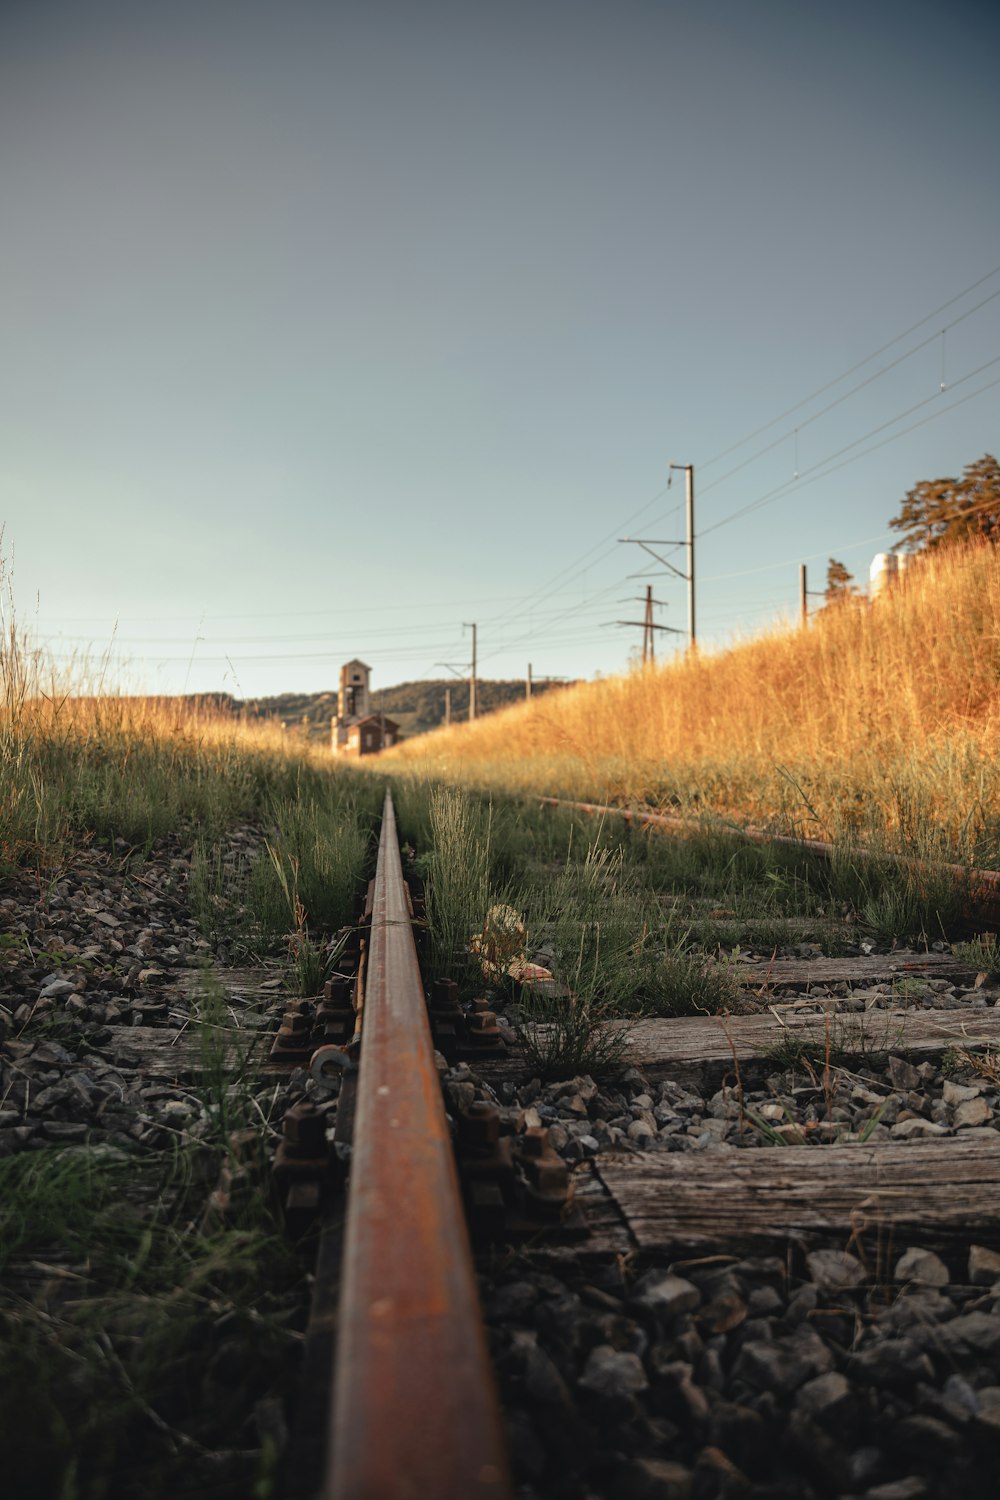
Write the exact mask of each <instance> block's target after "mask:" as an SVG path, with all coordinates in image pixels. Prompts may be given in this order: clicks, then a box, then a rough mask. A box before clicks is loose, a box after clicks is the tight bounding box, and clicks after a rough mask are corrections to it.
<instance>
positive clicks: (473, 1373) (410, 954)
mask: <svg viewBox="0 0 1000 1500" xmlns="http://www.w3.org/2000/svg"><path fill="white" fill-rule="evenodd" d="M357 1088H358V1092H357V1105H356V1113H355V1120H354V1145H353V1151H352V1158H351V1178H350V1189H349V1199H348V1211H347V1227H346V1234H345V1244H344V1262H343V1278H342V1283H341V1296H340V1307H339V1313H338V1319H337V1354H336V1360H335V1364H334V1395H333V1412H332V1422H331V1428H330V1450H329V1454H328V1462H327V1470H326V1479H325V1485H324V1490H323V1494H324V1497H326V1500H431V1497H433V1500H509V1497H510V1495H511V1493H512V1491H511V1484H510V1479H509V1474H508V1464H507V1455H506V1449H505V1442H504V1436H503V1425H502V1421H501V1417H500V1409H499V1405H498V1402H497V1397H496V1392H495V1387H494V1381H493V1374H492V1370H491V1367H490V1362H489V1356H488V1352H487V1345H486V1335H485V1330H484V1328H483V1324H482V1319H481V1316H480V1312H479V1304H478V1298H477V1293H476V1282H475V1274H474V1271H473V1265H472V1255H471V1252H470V1249H469V1240H468V1233H467V1230H466V1226H465V1219H464V1215H463V1211H462V1204H461V1196H460V1192H459V1186H458V1177H457V1173H456V1168H455V1162H454V1156H453V1152H452V1145H451V1140H450V1137H449V1133H448V1126H447V1121H446V1119H445V1112H444V1103H443V1099H442V1096H441V1087H440V1083H439V1080H438V1075H437V1071H436V1068H435V1064H434V1049H433V1044H432V1041H431V1032H430V1025H429V1022H428V1016H427V1005H426V1000H425V997H424V990H423V985H422V983H421V979H420V971H419V967H418V964H417V953H416V948H415V945H414V940H413V927H412V919H411V917H410V913H409V908H408V905H407V896H406V888H405V886H404V883H403V873H402V866H401V863H400V857H399V844H398V840H397V836H396V819H395V813H394V811H393V806H392V798H391V796H390V795H389V793H388V792H386V797H385V807H384V811H383V819H382V834H381V838H380V841H379V852H378V868H377V871H376V876H375V892H374V904H373V909H372V919H371V938H370V945H369V950H368V965H367V982H366V986H365V1009H364V1028H363V1035H362V1044H361V1065H360V1073H359V1076H358V1086H357Z"/></svg>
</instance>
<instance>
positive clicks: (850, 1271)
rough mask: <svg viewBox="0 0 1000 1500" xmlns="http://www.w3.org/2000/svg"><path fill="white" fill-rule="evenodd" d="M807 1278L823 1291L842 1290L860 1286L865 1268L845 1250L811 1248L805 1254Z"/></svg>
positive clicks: (854, 1256) (855, 1257)
mask: <svg viewBox="0 0 1000 1500" xmlns="http://www.w3.org/2000/svg"><path fill="white" fill-rule="evenodd" d="M806 1266H807V1268H808V1271H809V1279H810V1281H812V1282H814V1283H815V1285H816V1286H818V1287H819V1289H820V1290H821V1291H824V1292H842V1291H845V1290H848V1289H849V1288H851V1287H855V1286H860V1285H861V1284H862V1282H863V1281H864V1279H865V1268H864V1266H863V1265H862V1264H861V1262H860V1261H859V1260H858V1258H857V1256H856V1255H848V1253H847V1251H846V1250H813V1251H812V1252H811V1254H809V1255H807V1256H806Z"/></svg>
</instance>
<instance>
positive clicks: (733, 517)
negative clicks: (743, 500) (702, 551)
mask: <svg viewBox="0 0 1000 1500" xmlns="http://www.w3.org/2000/svg"><path fill="white" fill-rule="evenodd" d="M995 364H1000V354H998V355H996V356H995V358H993V359H989V360H987V361H986V363H985V364H982V365H980V366H979V367H978V368H977V369H975V370H970V371H969V372H968V373H967V374H965V375H962V376H960V377H959V379H958V380H955V381H952V384H951V387H950V389H952V390H954V388H955V387H956V386H959V385H963V384H964V383H965V381H967V380H972V379H973V378H974V377H975V376H976V375H981V374H982V373H983V371H984V370H988V369H990V368H991V366H993V365H995ZM997 384H1000V381H997V380H991V381H988V382H987V384H986V385H984V386H981V387H980V388H979V390H977V391H970V392H969V393H968V394H967V395H965V396H962V397H961V398H960V399H959V400H958V401H952V402H950V403H949V404H948V405H947V406H942V407H939V408H938V410H937V411H935V412H930V413H928V415H927V416H926V417H922V418H921V419H920V421H919V422H912V423H911V424H910V426H909V427H904V428H902V429H901V430H900V431H899V432H894V433H891V434H890V435H889V437H887V438H884V439H883V440H882V441H881V442H880V443H875V444H873V445H872V446H871V447H870V448H865V449H863V450H862V451H861V452H860V453H855V454H852V455H851V457H850V458H847V459H845V460H844V462H843V463H841V464H836V465H835V466H834V467H833V468H829V467H827V466H828V465H830V464H833V462H834V459H837V458H839V457H840V456H841V454H843V453H848V452H849V451H850V449H852V448H856V447H857V446H858V444H859V443H864V442H867V441H868V439H869V438H870V437H874V436H875V435H876V434H877V433H879V432H884V431H885V429H886V428H887V427H894V426H895V425H896V423H897V422H902V421H903V420H904V418H906V417H908V416H909V415H910V414H911V412H915V411H919V410H920V409H921V407H924V406H927V405H928V404H929V403H930V402H932V401H940V399H941V394H940V392H936V393H935V394H934V395H933V396H926V397H925V398H924V399H923V400H922V401H917V402H915V403H914V405H913V406H909V407H907V408H906V410H905V411H902V412H899V413H898V415H897V416H895V417H891V418H890V419H889V421H888V422H882V423H880V424H879V426H878V427H873V428H872V429H871V430H870V431H869V432H866V433H864V434H863V435H862V436H861V437H859V438H855V439H854V441H853V442H850V443H846V444H845V445H844V446H843V447H842V448H838V449H837V451H836V452H835V453H830V454H828V455H827V456H826V458H823V459H820V460H819V461H818V462H817V463H815V464H813V465H812V466H811V467H810V468H808V469H804V470H803V471H802V473H801V474H799V475H798V476H797V477H796V478H795V479H789V480H786V481H785V482H784V483H783V484H780V485H777V486H776V487H775V488H774V489H773V490H768V492H767V493H766V494H764V495H760V496H758V498H757V499H756V500H751V501H750V502H749V504H747V505H743V506H741V507H740V508H739V510H734V511H733V512H732V513H731V514H730V515H728V516H723V517H722V519H721V520H720V521H715V522H713V524H712V525H711V526H706V527H704V529H703V530H702V531H701V533H700V534H701V536H707V535H708V533H709V532H712V531H718V530H719V529H720V527H722V526H728V525H729V524H730V522H732V521H738V520H739V519H740V518H741V517H743V516H746V515H749V514H750V512H751V511H754V510H758V509H760V507H761V506H763V505H768V504H770V502H771V501H772V500H777V499H779V498H780V496H782V495H786V494H788V493H790V492H791V491H792V490H794V489H795V488H796V487H797V486H798V485H800V484H803V483H808V484H814V483H815V482H816V480H817V479H825V478H826V477H827V475H829V474H833V473H836V472H837V470H838V469H842V468H844V467H846V465H847V464H849V463H855V462H856V461H857V460H858V459H859V458H865V457H866V456H867V455H868V454H869V453H874V452H876V450H877V449H879V448H884V447H885V446H886V444H887V443H893V442H895V441H896V440H897V439H898V438H901V437H905V436H906V434H907V433H909V432H915V431H916V430H917V428H918V427H923V426H925V425H926V423H928V422H933V421H934V420H935V418H936V417H943V416H944V415H945V414H946V413H947V412H949V411H954V410H955V408H956V407H959V406H963V405H964V404H965V402H966V401H971V400H973V398H974V397H976V396H981V395H982V394H983V393H984V391H988V390H992V388H993V386H995V385H997ZM817 470H822V471H823V472H822V473H818V472H817ZM810 476H811V477H810Z"/></svg>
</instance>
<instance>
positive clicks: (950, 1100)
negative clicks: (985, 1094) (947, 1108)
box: [941, 1078, 982, 1104]
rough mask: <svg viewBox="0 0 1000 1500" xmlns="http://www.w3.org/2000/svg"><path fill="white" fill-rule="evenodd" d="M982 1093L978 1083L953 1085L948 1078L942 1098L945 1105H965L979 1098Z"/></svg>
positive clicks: (942, 1091)
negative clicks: (970, 1100)
mask: <svg viewBox="0 0 1000 1500" xmlns="http://www.w3.org/2000/svg"><path fill="white" fill-rule="evenodd" d="M981 1092H982V1090H981V1089H980V1087H979V1085H978V1084H977V1083H953V1082H952V1080H951V1079H950V1078H946V1079H945V1081H944V1087H943V1088H942V1090H941V1097H942V1099H943V1100H944V1102H945V1104H964V1103H965V1102H966V1101H967V1100H969V1099H975V1098H977V1097H978V1096H979V1094H980V1093H981Z"/></svg>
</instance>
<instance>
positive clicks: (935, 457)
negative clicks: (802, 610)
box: [0, 0, 1000, 695]
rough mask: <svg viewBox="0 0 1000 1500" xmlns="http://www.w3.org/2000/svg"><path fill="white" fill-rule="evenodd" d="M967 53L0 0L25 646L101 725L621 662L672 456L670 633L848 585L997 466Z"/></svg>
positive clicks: (891, 35)
mask: <svg viewBox="0 0 1000 1500" xmlns="http://www.w3.org/2000/svg"><path fill="white" fill-rule="evenodd" d="M998 44H1000V6H998V5H997V4H996V3H995V0H989V3H972V0H950V3H948V4H944V3H943V0H936V3H925V0H905V3H903V0H842V3H840V4H837V5H832V4H828V3H819V0H703V3H700V4H699V3H693V0H692V3H678V0H661V3H651V0H650V3H640V0H614V3H610V0H608V3H604V0H502V3H499V0H498V3H485V0H484V3H477V0H464V3H450V4H448V3H442V0H422V3H420V4H414V3H412V0H411V3H403V0H364V3H339V0H327V3H320V0H274V3H269V4H265V3H261V0H239V3H237V0H213V3H207V0H195V3H189V0H171V3H169V4H168V3H163V0H157V3H144V0H123V3H90V0H75V3H57V0H20V3H16V0H3V3H2V4H0V193H2V197H0V204H2V223H0V518H2V520H3V523H4V542H3V547H4V552H5V555H6V557H7V559H8V563H9V564H10V565H11V566H12V572H13V579H14V589H15V594H16V598H17V608H18V614H19V618H20V622H21V624H22V625H23V626H26V627H28V628H30V629H31V630H32V631H33V633H34V634H35V636H36V637H37V638H38V639H39V640H41V641H43V642H46V643H48V644H50V645H51V646H52V648H53V649H54V650H55V651H56V652H57V653H59V654H60V656H61V657H63V658H65V657H66V656H68V655H69V654H70V653H72V652H76V653H78V655H80V656H82V657H87V656H88V655H90V656H92V657H94V658H99V657H100V656H101V654H102V653H103V652H105V651H106V650H107V649H108V648H109V647H110V648H111V653H112V657H113V659H114V660H115V661H117V660H118V659H124V660H127V661H129V662H130V663H131V666H130V667H129V668H128V671H127V672H126V674H125V675H124V677H121V675H120V674H118V671H117V668H114V669H113V670H112V672H111V674H110V676H109V680H113V681H118V680H124V681H126V682H127V683H128V684H129V685H130V686H131V687H132V688H133V689H137V690H145V691H167V692H170V691H181V690H183V689H186V690H188V691H195V690H209V689H214V688H221V687H225V688H229V689H232V690H233V691H236V692H237V693H242V694H245V695H250V694H264V693H271V692H279V691H282V690H286V689H289V690H290V689H303V690H315V689H320V688H324V687H328V686H330V685H331V684H333V683H334V681H335V678H336V672H337V668H338V666H339V663H340V662H341V661H344V660H346V659H348V658H349V657H352V656H355V655H357V656H361V657H363V658H364V659H365V660H366V661H368V662H370V663H371V665H372V667H373V669H374V678H373V681H374V683H375V685H382V686H388V685H389V684H391V683H393V682H398V681H401V680H403V679H405V678H410V677H420V676H426V675H437V676H440V675H443V672H442V670H441V669H440V668H438V667H436V666H435V663H437V662H440V661H447V662H451V663H453V664H455V665H456V666H460V665H461V664H462V663H463V662H464V661H465V660H466V659H467V656H468V643H469V637H468V633H466V634H465V635H464V636H463V631H462V622H463V621H472V620H475V621H477V623H478V626H479V647H480V668H481V672H482V673H483V675H488V676H518V675H522V674H523V673H524V670H525V666H526V663H527V662H528V661H529V660H530V661H531V662H532V663H533V666H534V670H535V673H536V675H539V676H541V675H544V674H546V673H551V674H554V675H583V676H590V675H592V674H593V673H594V672H596V671H602V672H612V671H617V670H620V669H621V668H623V667H624V666H625V665H626V663H627V659H628V654H629V651H630V649H631V648H634V647H635V645H636V644H637V642H638V638H639V632H638V631H637V630H625V629H621V628H618V627H616V626H615V625H614V624H613V623H611V624H609V623H608V622H613V621H615V620H616V619H618V618H636V613H635V612H636V610H639V609H640V608H641V607H640V606H639V605H638V604H627V603H624V602H622V601H624V600H626V599H627V598H629V596H633V597H634V596H636V595H638V594H639V593H640V591H641V590H642V589H643V588H644V586H645V580H632V581H629V580H628V574H629V573H634V572H637V571H640V570H641V566H642V565H641V560H640V555H639V553H638V551H637V549H634V548H631V547H626V546H621V545H618V544H617V542H616V538H617V537H619V536H623V535H626V534H628V533H631V534H632V535H640V536H647V537H664V538H675V537H680V536H681V535H682V530H681V528H682V525H683V521H682V511H681V510H679V509H678V507H679V504H680V502H681V500H682V497H683V484H682V476H681V475H678V476H677V481H676V482H675V484H674V487H673V488H672V489H671V490H670V491H669V493H666V494H664V493H662V492H663V490H664V486H665V483H666V479H667V475H668V472H669V470H668V465H669V464H670V463H677V464H682V463H693V464H694V465H695V466H696V486H697V488H696V498H697V517H696V532H697V533H698V535H699V538H700V540H699V542H698V552H697V564H698V567H697V572H698V586H699V587H698V592H699V635H700V636H701V638H702V639H703V640H704V641H705V642H706V643H713V642H714V643H719V642H722V641H724V640H726V639H728V638H729V637H730V635H731V634H732V633H733V632H747V631H752V630H754V629H756V628H758V627H759V626H760V625H761V624H763V623H764V622H766V621H767V620H769V619H770V618H772V617H773V616H774V615H775V614H776V613H777V612H778V611H780V610H785V611H786V612H788V613H794V611H795V609H796V607H797V597H798V565H799V563H800V561H806V560H808V562H809V566H810V570H811V571H810V584H811V586H813V587H822V580H823V575H824V572H825V567H826V561H827V558H828V557H830V556H831V555H832V556H836V557H839V558H841V559H843V560H844V561H846V562H847V564H848V566H849V567H851V568H852V569H853V570H855V571H856V572H857V573H858V574H859V575H862V576H866V575H867V569H868V563H869V561H870V558H871V556H872V554H873V553H874V552H875V551H877V550H879V547H880V546H884V545H886V544H887V543H888V542H890V541H891V540H894V539H895V538H894V537H892V536H890V534H889V533H888V529H887V522H888V519H889V517H890V516H892V515H893V514H894V513H895V512H896V510H897V509H898V507H899V504H900V502H901V500H902V499H903V496H904V495H905V492H906V491H907V489H909V488H910V487H911V486H912V485H913V484H914V483H916V482H917V481H918V480H920V479H922V478H932V477H937V476H939V475H944V474H955V473H958V472H960V471H961V469H962V468H963V467H964V466H965V465H966V464H967V463H970V462H972V461H974V460H975V459H977V458H979V457H981V456H982V454H983V453H984V452H986V451H992V452H994V453H996V452H997V451H998V446H1000V424H998V412H1000V383H998V382H1000V92H998V90H997V87H996V58H997V56H998V50H1000V47H998ZM991 273H992V274H991ZM975 283H980V284H979V285H978V286H975V288H974V289H973V290H969V291H968V292H966V289H967V288H973V286H974V284H975ZM962 293H965V295H962V296H960V295H959V294H962ZM952 299H957V300H952ZM987 299H992V300H987ZM948 303H950V305H949V306H947V307H944V306H943V305H944V304H948ZM978 304H982V305H978ZM942 308H943V310H940V311H939V309H942ZM914 325H919V326H916V327H915V326H914ZM911 328H912V329H913V331H912V332H910V333H909V334H908V335H907V336H906V337H904V338H902V339H899V338H898V336H899V335H901V334H904V333H905V332H906V330H908V329H911ZM943 329H946V331H945V332H944V333H942V330H943ZM894 340H896V342H892V343H891V344H890V341H894ZM885 345H890V347H888V348H886V349H885V350H884V352H882V353H881V354H878V355H877V356H876V357H875V358H874V359H870V360H868V362H867V363H864V364H861V362H862V361H865V360H866V359H867V358H868V356H870V355H872V354H874V353H875V351H877V350H879V349H880V348H881V347H882V346H885ZM859 364H860V368H858V369H855V370H854V372H853V373H852V374H851V375H849V376H848V377H847V378H845V379H843V380H840V381H839V382H838V383H836V384H833V385H830V384H829V383H830V382H833V381H836V380H837V377H839V376H841V375H843V374H844V372H845V371H848V370H850V369H851V368H852V367H855V366H858V365H859ZM890 367H891V368H890ZM977 371H978V373H974V372H977ZM862 382H867V383H866V384H864V386H863V387H862V384H861V383H862ZM942 382H943V383H944V386H945V389H944V390H943V391H942V390H941V389H940V387H941V384H942ZM824 387H829V388H827V389H825V390H823V392H822V394H821V395H816V394H815V393H816V392H818V391H820V390H821V388H824ZM859 387H860V388H859ZM840 398H843V399H840ZM833 402H838V404H837V405H836V406H835V407H834V409H832V410H827V411H824V410H823V409H824V408H826V407H828V406H830V405H831V403H833ZM799 403H804V404H801V405H799ZM793 408H797V409H795V410H794V411H793V410H791V409H793ZM785 413H790V414H789V415H784V414H785ZM765 424H772V425H769V426H767V427H766V430H765V431H763V432H760V433H758V435H757V436H755V437H752V438H750V439H749V441H746V442H743V441H742V440H743V439H746V438H748V435H750V434H753V433H754V432H755V431H756V430H757V429H759V428H762V427H764V426H765ZM917 424H919V425H917ZM907 428H909V429H911V430H909V431H905V429H907ZM796 429H797V432H796ZM738 444H741V446H736V445H738ZM762 450H765V451H762ZM733 471H735V472H733ZM796 471H797V472H798V474H799V476H800V477H799V480H798V482H795V480H794V476H795V474H796ZM766 497H768V498H766ZM765 498H766V503H761V504H760V505H759V506H757V507H756V508H755V509H753V510H750V511H749V512H748V513H747V514H743V515H736V513H737V512H740V511H742V510H743V509H744V507H748V506H751V505H753V503H754V502H756V501H761V502H764V501H765ZM733 517H735V518H734V519H731V518H733ZM674 561H675V562H677V563H678V564H680V565H682V566H683V554H677V555H676V556H675V557H674ZM655 587H656V594H657V597H658V598H659V599H662V600H664V601H666V602H667V604H668V608H666V609H664V610H661V611H660V612H659V619H660V620H661V621H662V622H664V623H670V624H673V625H675V626H679V627H683V626H684V624H685V620H686V607H685V597H684V586H683V584H682V583H680V582H679V581H677V580H673V581H671V580H670V579H669V577H668V576H667V575H665V574H661V576H660V577H658V578H657V579H656V580H655ZM661 640H662V641H664V642H665V641H668V640H671V641H672V640H673V638H672V637H666V636H664V637H661ZM671 649H672V648H671Z"/></svg>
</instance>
